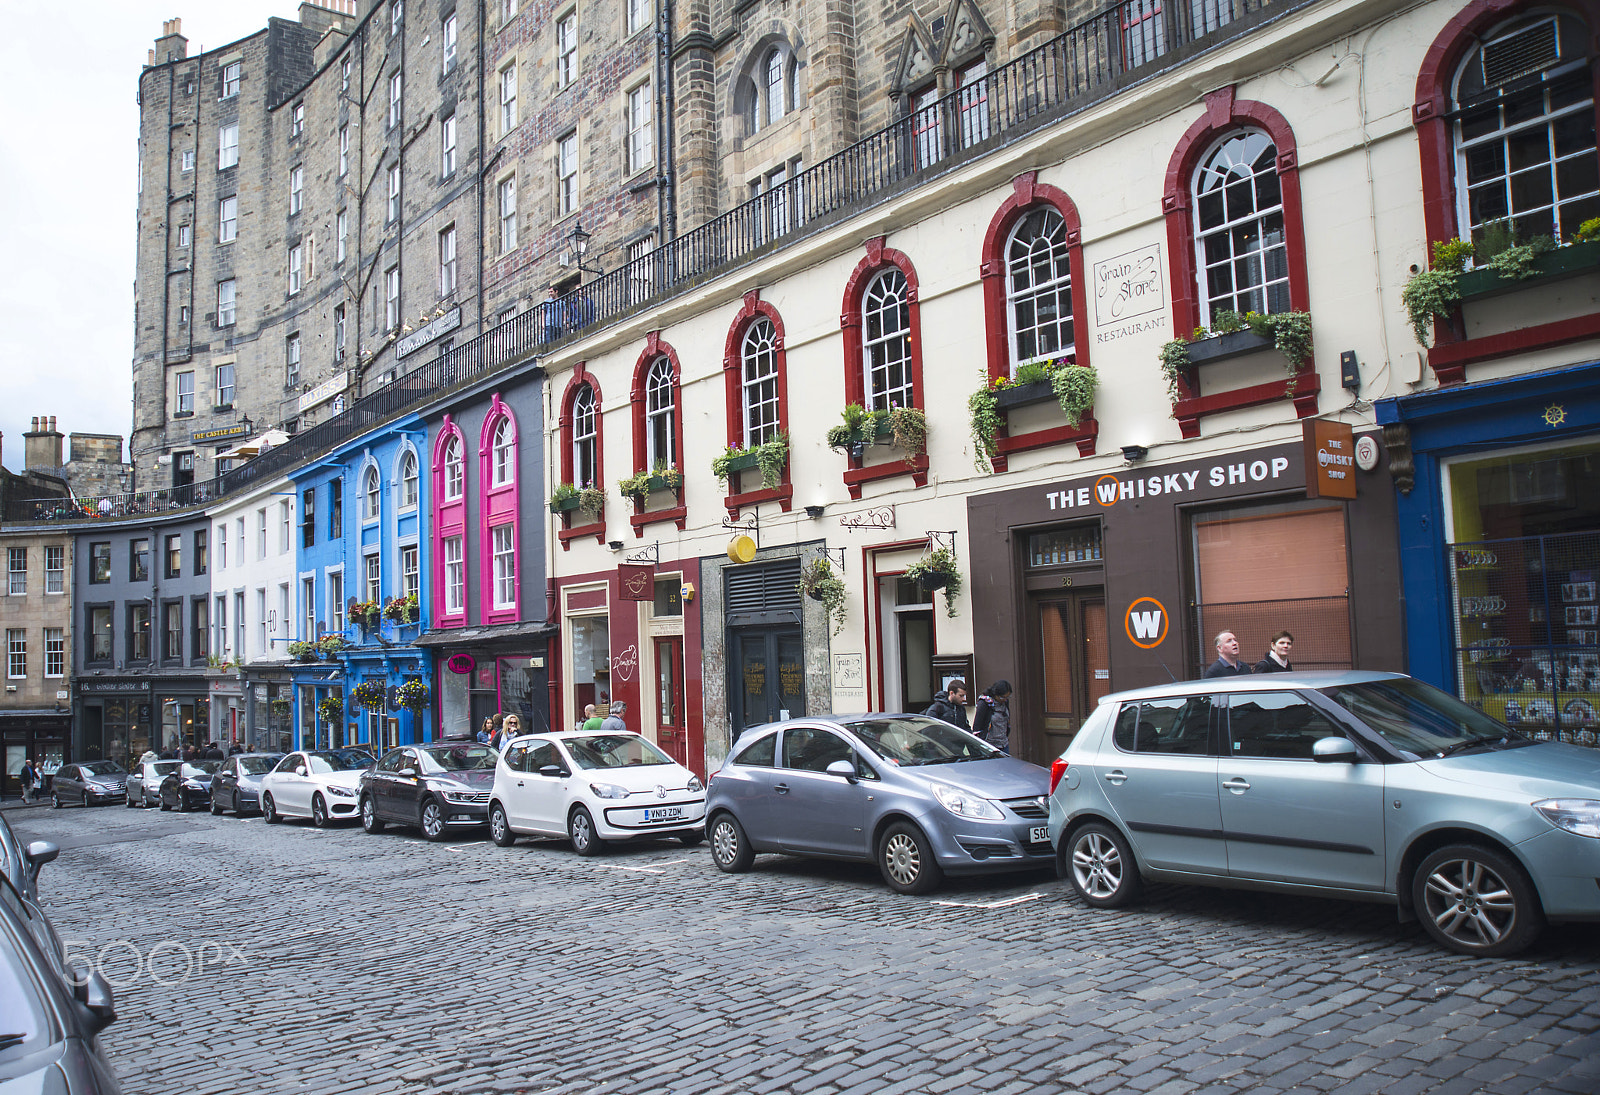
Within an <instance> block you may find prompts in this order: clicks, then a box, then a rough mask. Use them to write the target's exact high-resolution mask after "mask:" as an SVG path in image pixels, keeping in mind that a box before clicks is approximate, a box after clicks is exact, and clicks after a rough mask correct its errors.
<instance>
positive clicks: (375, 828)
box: [361, 742, 498, 840]
mask: <svg viewBox="0 0 1600 1095" xmlns="http://www.w3.org/2000/svg"><path fill="white" fill-rule="evenodd" d="M496 759H498V754H496V753H495V751H494V750H493V749H491V748H490V747H489V746H487V745H477V744H474V743H472V742H449V743H445V742H439V743H436V744H430V745H402V746H400V748H398V749H391V750H389V751H388V752H387V753H385V754H384V755H383V758H382V759H381V760H379V761H378V763H377V764H375V765H374V766H373V767H372V769H371V770H370V771H367V772H364V773H363V774H362V776H361V827H362V828H363V829H365V830H366V831H367V832H369V833H378V832H382V831H383V827H384V824H385V823H387V822H394V823H395V824H398V825H415V826H416V827H417V828H418V829H421V830H422V835H423V836H425V837H427V838H428V839H429V840H443V839H444V837H445V834H446V833H447V832H448V831H449V830H450V829H453V828H461V827H468V826H473V825H487V824H488V823H489V793H490V792H491V791H492V790H493V789H494V765H495V761H496Z"/></svg>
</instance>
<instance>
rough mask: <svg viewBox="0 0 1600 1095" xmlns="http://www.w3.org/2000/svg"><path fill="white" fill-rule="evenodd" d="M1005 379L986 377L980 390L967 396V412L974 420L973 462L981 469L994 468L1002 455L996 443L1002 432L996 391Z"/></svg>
mask: <svg viewBox="0 0 1600 1095" xmlns="http://www.w3.org/2000/svg"><path fill="white" fill-rule="evenodd" d="M979 375H984V374H979ZM1004 381H1005V377H1003V376H1002V377H996V378H995V381H994V383H990V382H989V381H988V380H987V378H986V379H985V381H984V383H983V384H982V385H981V386H980V387H979V388H978V390H977V391H975V392H973V393H972V394H971V395H970V396H968V397H967V414H968V416H969V417H970V418H971V420H972V462H973V464H975V465H976V466H977V469H978V470H979V471H983V472H987V471H990V470H992V469H993V464H992V463H991V462H992V461H993V460H994V458H995V457H996V456H999V455H1000V450H999V448H998V447H997V446H996V444H995V438H996V437H998V436H999V434H1000V399H999V396H998V395H997V394H996V393H998V392H999V391H1000V390H1001V388H1002V387H1004V386H1006V385H1005V384H1004Z"/></svg>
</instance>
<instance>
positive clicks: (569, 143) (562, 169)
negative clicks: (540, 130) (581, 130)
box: [556, 129, 578, 217]
mask: <svg viewBox="0 0 1600 1095" xmlns="http://www.w3.org/2000/svg"><path fill="white" fill-rule="evenodd" d="M577 209H578V131H577V130H576V129H574V130H572V131H571V132H570V133H567V134H565V135H563V136H561V137H558V138H556V214H557V215H558V216H561V217H565V216H569V215H571V214H572V213H575V212H577Z"/></svg>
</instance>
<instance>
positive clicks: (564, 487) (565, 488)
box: [550, 483, 578, 513]
mask: <svg viewBox="0 0 1600 1095" xmlns="http://www.w3.org/2000/svg"><path fill="white" fill-rule="evenodd" d="M577 500H578V488H577V487H575V486H573V485H572V484H571V483H560V484H557V486H556V489H555V490H553V491H551V492H550V511H551V512H552V513H560V512H561V511H562V510H568V509H571V508H572V505H573V503H574V502H576V501H577Z"/></svg>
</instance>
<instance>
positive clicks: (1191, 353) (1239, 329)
mask: <svg viewBox="0 0 1600 1095" xmlns="http://www.w3.org/2000/svg"><path fill="white" fill-rule="evenodd" d="M1211 323H1212V326H1211V327H1210V328H1206V327H1196V328H1195V329H1194V334H1193V335H1192V336H1191V337H1190V338H1187V339H1182V338H1175V339H1173V340H1171V341H1170V342H1166V343H1164V344H1163V345H1162V347H1161V374H1162V376H1164V377H1166V380H1167V394H1168V395H1169V396H1170V397H1171V398H1172V401H1173V402H1177V401H1178V400H1179V399H1180V398H1182V395H1183V391H1182V388H1181V387H1180V384H1179V378H1180V377H1185V376H1187V375H1188V373H1189V371H1190V370H1191V369H1193V368H1194V367H1195V366H1196V365H1205V364H1209V363H1211V362H1215V361H1226V360H1227V359H1229V358H1232V357H1238V356H1239V355H1241V354H1247V353H1251V352H1253V351H1256V350H1259V349H1263V348H1265V347H1267V346H1272V347H1273V348H1274V349H1276V350H1277V351H1278V352H1279V353H1281V354H1282V355H1283V358H1284V367H1285V369H1286V371H1287V372H1288V374H1289V383H1288V385H1287V387H1286V388H1285V391H1286V392H1287V393H1289V394H1291V395H1292V394H1293V393H1294V390H1295V384H1296V381H1297V379H1298V377H1299V373H1300V368H1301V366H1302V365H1304V364H1305V362H1306V361H1308V360H1309V359H1310V357H1311V313H1310V312H1272V313H1269V314H1265V315H1263V314H1262V313H1260V312H1246V313H1245V314H1244V315H1242V316H1241V315H1240V314H1239V313H1237V312H1230V311H1226V310H1221V311H1218V312H1216V313H1214V314H1213V315H1212V317H1211Z"/></svg>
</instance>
